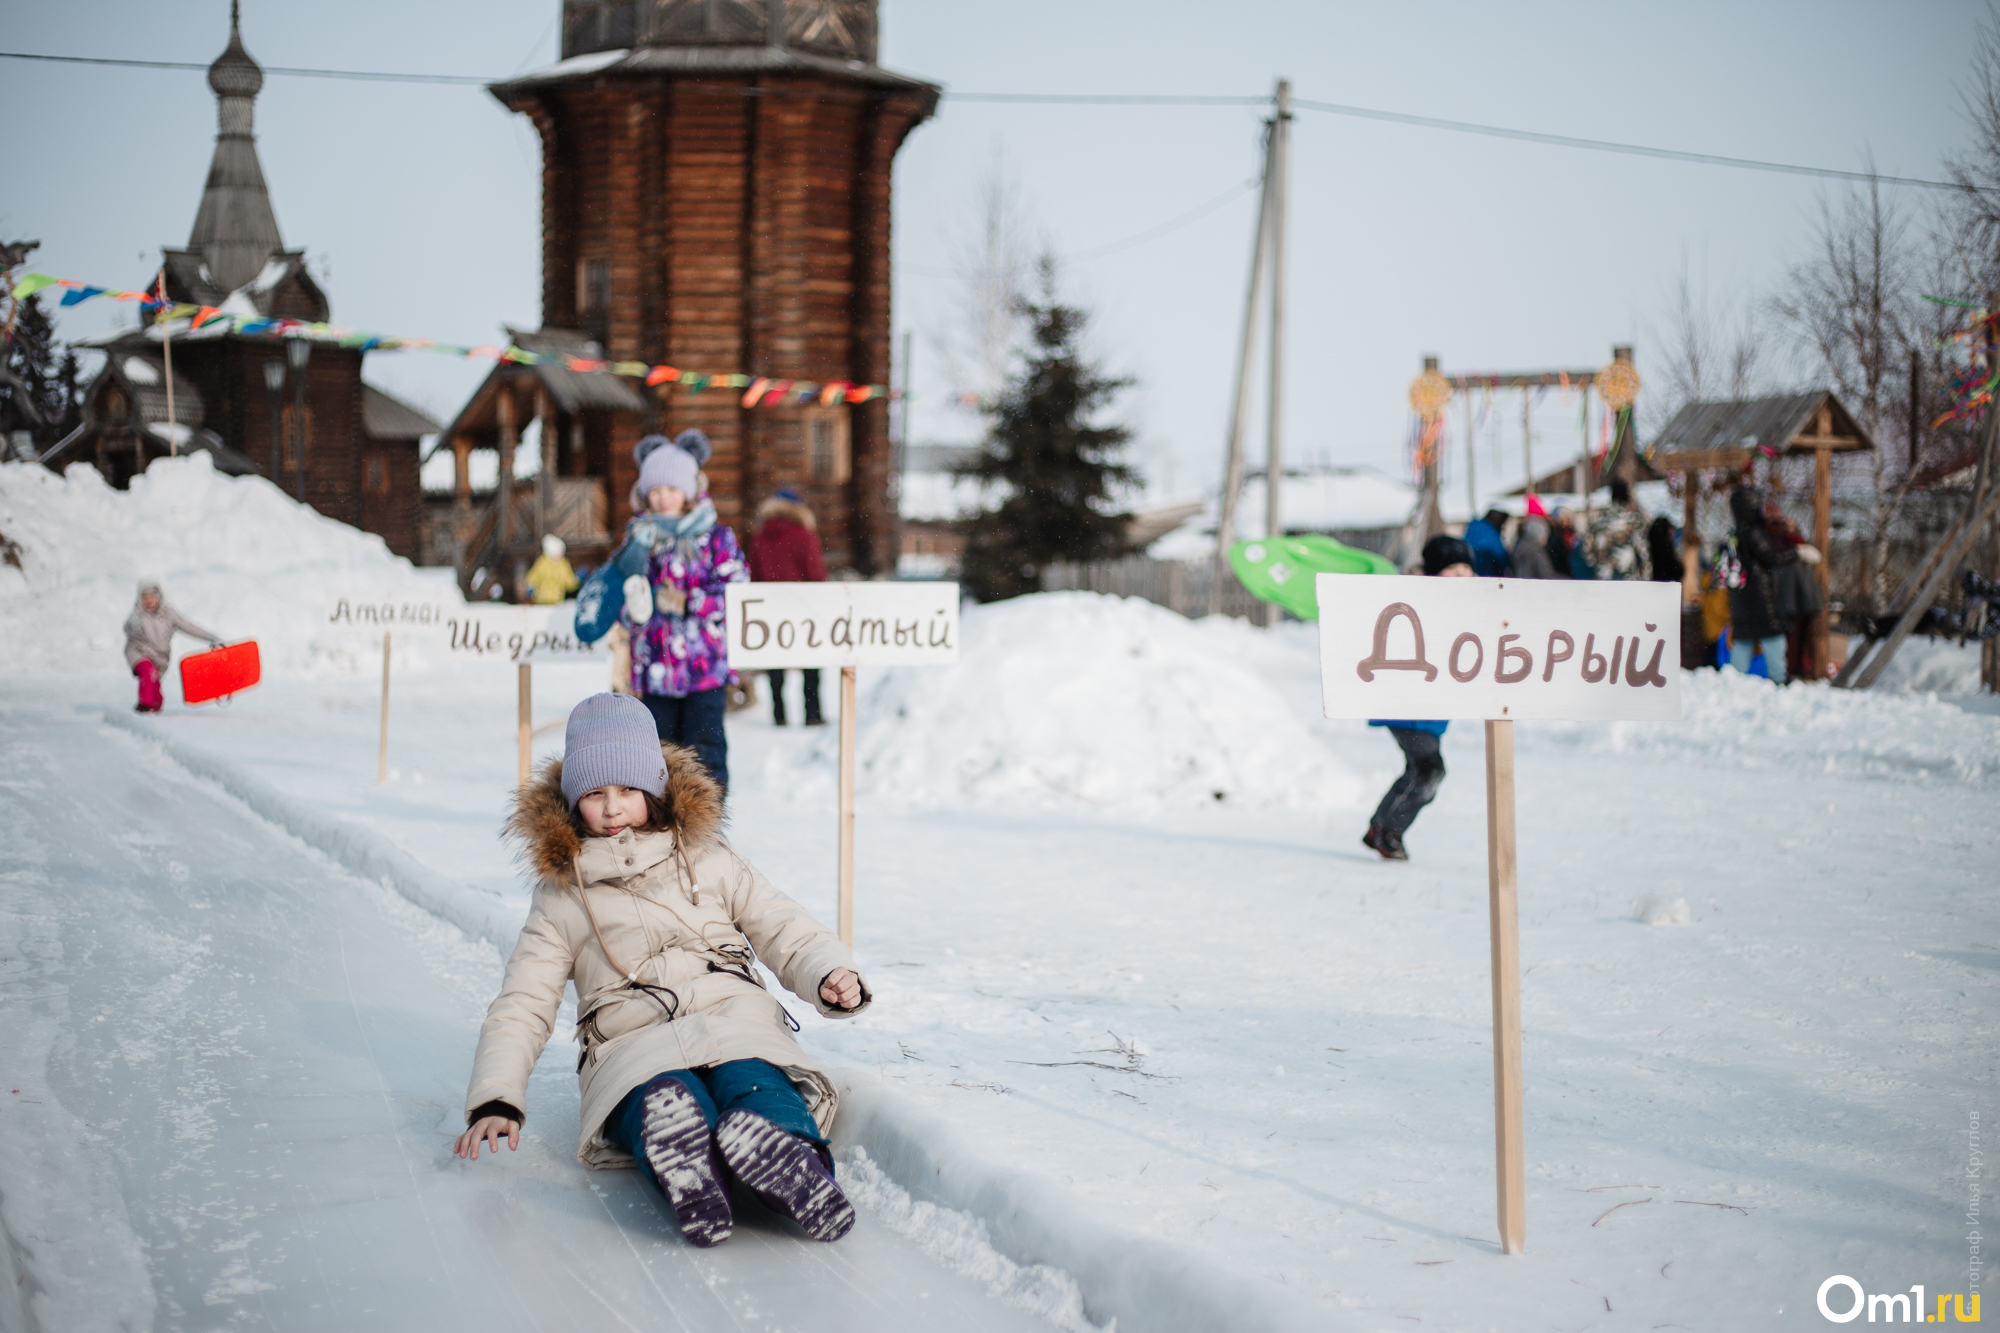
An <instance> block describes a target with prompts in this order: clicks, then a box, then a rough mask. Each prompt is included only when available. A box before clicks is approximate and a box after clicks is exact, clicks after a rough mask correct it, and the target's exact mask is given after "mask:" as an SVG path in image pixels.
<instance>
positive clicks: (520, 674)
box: [515, 662, 535, 787]
mask: <svg viewBox="0 0 2000 1333" xmlns="http://www.w3.org/2000/svg"><path fill="white" fill-rule="evenodd" d="M515 671H516V679H517V680H518V681H519V687H518V688H519V694H520V699H519V705H520V707H519V722H518V725H517V728H516V729H517V730H518V732H519V733H520V736H519V743H520V747H521V764H520V767H521V785H522V786H523V787H525V786H527V785H528V774H529V771H530V770H531V769H533V768H534V766H535V668H534V667H532V666H530V665H529V664H528V663H526V662H523V663H521V665H520V666H519V667H517V668H516V669H515Z"/></svg>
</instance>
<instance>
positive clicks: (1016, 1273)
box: [840, 1147, 1116, 1333]
mask: <svg viewBox="0 0 2000 1333" xmlns="http://www.w3.org/2000/svg"><path fill="white" fill-rule="evenodd" d="M840 1183H841V1188H842V1189H844V1190H845V1191H846V1192H847V1197H848V1198H849V1199H850V1200H852V1201H853V1202H854V1204H855V1206H856V1207H858V1208H860V1209H861V1210H862V1211H864V1212H866V1213H868V1214H870V1215H871V1216H873V1217H874V1218H875V1219H876V1220H877V1221H879V1222H880V1223H882V1225H884V1226H886V1227H888V1228H889V1230H891V1231H893V1232H895V1233H896V1234H897V1235H899V1236H901V1237H903V1238H904V1239H905V1240H912V1241H915V1242H916V1243H917V1246H918V1248H920V1249H921V1250H923V1252H924V1253H925V1254H928V1255H929V1256H930V1257H931V1258H933V1259H935V1260H937V1261H938V1262H939V1263H941V1264H943V1265H944V1266H945V1267H946V1268H949V1269H951V1270H952V1271H953V1272H954V1273H957V1274H959V1275H960V1276H962V1277H969V1278H971V1279H972V1280H973V1281H975V1282H978V1283H981V1284H983V1285H984V1286H985V1288H986V1291H987V1293H988V1294H989V1295H991V1296H992V1297H993V1298H994V1299H995V1300H997V1301H1000V1302H1001V1303H1002V1304H1005V1305H1011V1306H1013V1307H1014V1308H1015V1309H1017V1310H1025V1311H1027V1312H1028V1313H1029V1314H1031V1315H1034V1316H1035V1317H1036V1318H1038V1319H1041V1320H1043V1321H1045V1322H1047V1323H1050V1324H1053V1325H1055V1326H1056V1327H1057V1328H1059V1329H1062V1330H1064V1333H1105V1329H1103V1328H1100V1327H1099V1326H1098V1325H1096V1324H1093V1323H1091V1322H1090V1317H1089V1316H1088V1315H1086V1314H1085V1313H1084V1312H1083V1293H1082V1292H1081V1291H1079V1290H1078V1289H1077V1285H1076V1279H1075V1278H1073V1277H1071V1276H1070V1275H1069V1274H1067V1273H1065V1272H1063V1271H1062V1270H1061V1269H1059V1268H1051V1267H1049V1266H1048V1265H1047V1264H1031V1265H1028V1266H1026V1267H1023V1266H1022V1265H1020V1264H1017V1263H1015V1262H1014V1261H1013V1260H1012V1259H1009V1258H1008V1257H1007V1256H1006V1255H1004V1254H1002V1253H1000V1252H999V1251H998V1250H996V1249H994V1248H993V1241H992V1238H991V1237H990V1236H989V1235H988V1234H987V1229H986V1223H984V1222H982V1221H980V1220H979V1219H978V1218H976V1217H974V1216H973V1215H972V1214H971V1213H961V1212H959V1211H957V1210H956V1209H951V1208H940V1207H938V1206H937V1205H936V1204H934V1203H925V1202H923V1201H921V1200H918V1199H913V1198H911V1197H910V1192H909V1191H908V1190H906V1189H904V1188H903V1187H902V1186H901V1185H898V1184H897V1183H896V1182H895V1181H893V1180H891V1179H889V1177H888V1175H887V1174H885V1173H884V1172H883V1170H882V1168H881V1167H879V1166H877V1165H875V1163H874V1161H873V1160H872V1159H871V1158H870V1157H869V1156H868V1150H867V1149H866V1148H862V1147H855V1148H852V1149H850V1150H849V1151H848V1152H847V1153H844V1154H842V1160H841V1163H840ZM1113 1323H1114V1324H1115V1323H1116V1321H1115V1320H1114V1321H1113ZM1107 1327H1108V1326H1107Z"/></svg>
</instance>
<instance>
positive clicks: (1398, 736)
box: [1361, 533, 1473, 861]
mask: <svg viewBox="0 0 2000 1333" xmlns="http://www.w3.org/2000/svg"><path fill="white" fill-rule="evenodd" d="M1424 573H1426V574H1429V575H1431V576H1432V577H1434V578H1446V579H1469V578H1471V577H1472V576H1473V575H1472V549H1471V548H1470V547H1468V546H1467V545H1466V544H1465V543H1464V542H1462V541H1460V540H1459V539H1458V538H1456V537H1448V536H1445V535H1444V534H1443V533H1439V534H1438V535H1437V536H1435V537H1433V538H1431V539H1430V540H1429V541H1427V542H1425V543H1424ZM1368 725H1369V726H1371V727H1387V728H1388V729H1389V735H1390V737H1391V738H1393V739H1394V740H1395V742H1396V744H1397V745H1398V746H1399V747H1401V749H1402V751H1403V776H1401V777H1399V778H1397V779H1396V781H1395V782H1394V783H1393V784H1391V786H1390V788H1389V791H1388V794H1387V795H1385V796H1384V797H1383V798H1382V804H1380V805H1378V806H1376V807H1375V817H1374V818H1373V819H1370V820H1369V821H1368V831H1367V832H1366V833H1364V834H1362V835H1361V842H1362V845H1364V846H1366V847H1368V848H1369V849H1371V850H1372V851H1374V852H1375V853H1376V854H1377V855H1378V856H1380V857H1381V858H1382V859H1383V860H1384V861H1407V860H1409V859H1410V854H1409V853H1408V852H1407V851H1405V850H1404V849H1403V834H1404V833H1406V832H1408V831H1409V827H1410V825H1411V824H1412V823H1413V822H1415V820H1416V818H1417V811H1419V810H1421V809H1423V808H1424V807H1425V806H1427V805H1429V804H1430V803H1431V800H1432V798H1433V797H1435V796H1436V795H1437V790H1438V788H1439V787H1441V786H1443V785H1444V755H1443V754H1442V753H1440V749H1441V744H1442V742H1443V740H1444V729H1445V728H1446V727H1448V726H1450V725H1451V724H1450V723H1449V722H1385V721H1373V722H1370V723H1369V724H1368Z"/></svg>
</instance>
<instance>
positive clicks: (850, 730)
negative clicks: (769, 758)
mask: <svg viewBox="0 0 2000 1333" xmlns="http://www.w3.org/2000/svg"><path fill="white" fill-rule="evenodd" d="M840 942H841V943H842V944H845V945H846V946H847V947H848V948H850V949H852V948H853V947H854V668H853V667H851V666H844V667H842V668H841V669H840Z"/></svg>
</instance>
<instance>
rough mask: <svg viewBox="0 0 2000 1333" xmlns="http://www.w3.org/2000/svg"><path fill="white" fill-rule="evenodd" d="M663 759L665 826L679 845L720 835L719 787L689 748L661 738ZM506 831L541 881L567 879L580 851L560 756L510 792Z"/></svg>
mask: <svg viewBox="0 0 2000 1333" xmlns="http://www.w3.org/2000/svg"><path fill="white" fill-rule="evenodd" d="M660 755H661V757H662V758H664V759H665V760H666V761H667V799H666V806H667V817H668V821H669V822H668V829H669V830H670V831H671V832H672V833H673V834H674V835H675V836H676V837H677V838H679V839H680V841H681V843H682V845H683V846H689V847H692V846H695V845H698V844H700V843H704V842H709V841H719V840H720V839H721V837H722V788H721V787H720V786H718V785H717V783H716V781H715V779H714V778H712V777H710V776H709V775H708V770H707V769H705V768H703V767H702V766H701V759H700V758H699V757H698V756H697V755H696V754H695V752H694V751H693V750H690V749H686V748H684V747H682V746H679V745H670V744H667V743H665V742H662V743H661V745H660ZM506 832H507V836H509V837H512V838H518V839H520V841H521V859H522V861H523V862H525V863H526V864H527V866H528V868H529V869H530V870H533V871H534V872H535V874H536V876H537V877H538V878H540V879H543V880H564V881H566V880H567V879H568V878H569V874H570V866H571V865H572V864H573V863H574V862H575V860H576V858H577V854H578V853H579V852H581V851H582V850H583V838H582V836H581V835H580V834H578V832H577V830H576V825H575V824H574V823H573V822H572V821H571V819H570V813H569V802H568V801H566V800H564V799H563V790H562V760H560V759H548V760H545V761H543V763H542V768H541V772H539V773H538V774H536V775H535V780H534V781H533V782H530V783H529V784H528V785H527V786H525V787H521V788H518V789H517V790H516V791H515V794H514V811H513V813H512V814H511V815H509V816H508V818H507V828H506Z"/></svg>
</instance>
